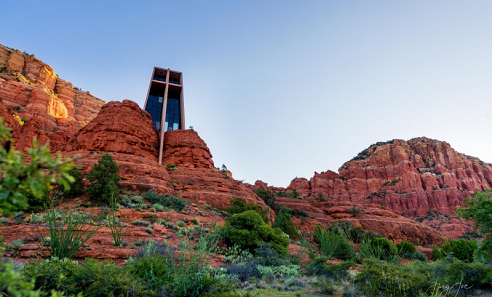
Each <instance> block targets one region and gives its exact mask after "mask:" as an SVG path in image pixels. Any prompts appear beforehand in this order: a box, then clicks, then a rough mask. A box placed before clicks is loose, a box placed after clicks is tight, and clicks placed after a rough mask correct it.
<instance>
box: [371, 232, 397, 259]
mask: <svg viewBox="0 0 492 297" xmlns="http://www.w3.org/2000/svg"><path fill="white" fill-rule="evenodd" d="M371 245H372V246H373V247H379V248H381V249H382V250H383V252H384V255H385V256H384V257H386V256H388V255H393V254H396V253H397V252H398V249H397V247H396V245H395V244H394V243H392V242H391V241H390V240H389V239H388V238H385V237H378V238H374V239H373V240H372V242H371Z"/></svg>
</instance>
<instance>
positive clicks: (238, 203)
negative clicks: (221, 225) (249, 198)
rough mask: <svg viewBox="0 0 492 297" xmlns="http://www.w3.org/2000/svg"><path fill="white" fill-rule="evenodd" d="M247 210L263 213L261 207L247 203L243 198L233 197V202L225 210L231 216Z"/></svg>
mask: <svg viewBox="0 0 492 297" xmlns="http://www.w3.org/2000/svg"><path fill="white" fill-rule="evenodd" d="M247 210H254V211H257V212H259V213H261V208H260V206H259V205H257V204H254V203H246V200H244V199H242V198H237V197H233V198H232V199H231V202H230V203H229V205H228V206H227V208H226V209H225V211H226V212H228V213H229V214H231V215H233V214H237V213H242V212H245V211H247Z"/></svg>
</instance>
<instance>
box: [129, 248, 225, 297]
mask: <svg viewBox="0 0 492 297" xmlns="http://www.w3.org/2000/svg"><path fill="white" fill-rule="evenodd" d="M206 260H207V257H206V254H205V253H204V252H203V251H193V250H191V249H189V248H188V247H187V246H182V247H181V249H180V252H179V253H178V255H176V256H174V255H173V253H170V252H168V253H166V254H164V255H162V254H160V253H152V254H149V255H144V256H143V257H141V258H138V259H132V260H131V261H129V263H128V265H127V269H128V270H129V272H130V274H131V275H133V276H134V277H135V278H137V279H138V281H139V282H141V283H142V284H143V286H144V287H145V288H146V289H148V290H149V291H151V292H154V294H156V293H157V294H160V296H174V297H185V296H186V297H193V296H200V295H201V294H203V293H205V292H207V291H209V290H210V289H211V287H212V285H213V284H214V283H216V282H217V281H218V280H216V279H215V278H214V274H215V270H214V269H213V268H212V267H210V266H206V265H205V261H206Z"/></svg>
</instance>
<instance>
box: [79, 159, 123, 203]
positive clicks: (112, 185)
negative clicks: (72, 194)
mask: <svg viewBox="0 0 492 297" xmlns="http://www.w3.org/2000/svg"><path fill="white" fill-rule="evenodd" d="M119 171H120V168H119V167H118V165H116V162H115V161H114V160H113V157H111V155H110V154H104V155H102V157H101V159H100V160H99V161H98V162H97V164H96V165H94V167H93V168H92V170H91V172H90V173H89V175H88V176H87V179H88V180H89V181H91V182H92V184H91V185H90V186H89V188H88V189H87V194H89V197H90V198H91V199H94V200H97V201H99V202H100V203H102V204H104V205H109V204H110V203H111V199H116V200H118V199H119V196H120V191H119V189H118V181H119V180H120V179H121V178H120V177H119V176H118V172H119Z"/></svg>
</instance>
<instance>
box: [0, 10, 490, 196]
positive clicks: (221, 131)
mask: <svg viewBox="0 0 492 297" xmlns="http://www.w3.org/2000/svg"><path fill="white" fill-rule="evenodd" d="M1 6H2V9H1V11H2V17H1V18H0V43H1V44H4V45H6V46H9V47H14V48H18V49H20V50H21V51H27V52H29V53H33V54H35V55H36V56H37V57H38V58H40V59H41V60H43V61H44V62H46V63H48V64H50V65H51V66H52V67H53V68H54V70H55V71H56V72H57V73H58V74H59V75H60V77H62V78H64V79H66V80H69V81H71V82H73V83H74V85H75V86H77V87H79V88H82V89H84V90H89V91H90V92H91V93H92V94H94V95H96V96H98V97H100V98H101V99H104V100H106V101H111V100H119V101H121V100H123V99H131V100H134V101H136V102H137V103H139V104H140V105H141V106H143V103H144V100H145V95H146V92H147V88H148V82H149V79H150V75H151V71H152V67H154V66H159V67H164V68H171V69H174V70H178V71H182V72H183V75H184V89H185V93H184V96H185V110H186V121H187V123H186V124H187V126H194V128H195V130H196V131H198V133H199V134H200V136H201V137H202V138H203V139H204V140H205V142H206V143H207V144H208V146H209V148H210V149H211V151H212V154H213V156H214V161H215V164H216V166H217V167H220V166H221V165H222V164H225V165H226V166H227V167H228V168H229V169H230V170H231V171H232V172H233V174H234V177H235V178H236V179H239V180H242V179H244V180H246V181H247V182H250V183H254V181H255V180H256V179H261V180H263V181H265V182H268V183H269V184H272V185H276V186H287V185H288V184H289V182H290V180H291V179H292V178H294V177H296V176H297V177H308V178H309V177H311V176H312V175H313V173H314V171H318V172H320V171H325V170H327V169H330V170H334V171H337V169H338V168H339V167H340V166H341V165H342V164H343V163H344V162H345V161H347V160H349V159H351V158H352V157H353V156H355V155H356V154H357V153H358V152H360V151H361V150H363V149H365V148H366V147H368V146H369V145H370V144H372V143H375V142H377V141H386V140H390V139H394V138H400V139H410V138H413V137H419V136H427V137H430V138H435V139H439V140H445V141H447V142H449V143H450V144H451V145H452V146H453V147H454V148H455V149H456V150H458V151H459V152H462V153H465V154H468V155H473V156H476V157H479V158H481V159H482V160H484V161H486V162H492V149H491V147H492V140H491V136H492V135H491V134H492V133H491V132H490V128H491V126H492V125H491V119H492V117H491V114H492V38H491V37H492V18H491V15H492V1H449V0H446V1H427V0H426V1H328V0H323V1H273V0H269V1H265V0H261V1H227V0H224V1H164V0H159V1H156V0H152V1H150V0H149V1H143V0H142V1H89V0H85V1H79V0H72V1H66V0H65V1H61V0H59V1H39V0H22V1H19V0H2V5H1Z"/></svg>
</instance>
